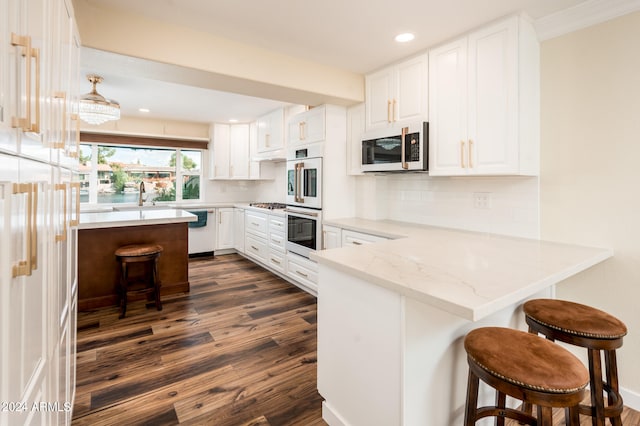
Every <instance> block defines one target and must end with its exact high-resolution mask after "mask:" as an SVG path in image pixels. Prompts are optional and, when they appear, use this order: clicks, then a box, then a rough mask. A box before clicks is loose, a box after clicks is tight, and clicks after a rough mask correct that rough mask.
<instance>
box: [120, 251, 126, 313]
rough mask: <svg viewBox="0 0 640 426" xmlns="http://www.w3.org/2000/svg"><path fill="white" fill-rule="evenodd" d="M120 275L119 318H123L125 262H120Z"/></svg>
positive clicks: (124, 306)
mask: <svg viewBox="0 0 640 426" xmlns="http://www.w3.org/2000/svg"><path fill="white" fill-rule="evenodd" d="M120 267H121V271H122V275H121V277H120V316H119V318H121V319H122V318H124V316H125V314H126V313H127V275H128V271H127V262H122V263H121V264H120Z"/></svg>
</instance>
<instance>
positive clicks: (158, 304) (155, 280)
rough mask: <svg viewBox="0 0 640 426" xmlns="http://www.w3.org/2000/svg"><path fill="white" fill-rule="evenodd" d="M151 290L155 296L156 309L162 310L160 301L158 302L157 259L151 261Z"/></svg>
mask: <svg viewBox="0 0 640 426" xmlns="http://www.w3.org/2000/svg"><path fill="white" fill-rule="evenodd" d="M153 288H154V294H155V296H156V309H157V310H159V311H161V310H162V301H161V300H160V280H159V278H158V258H156V259H155V260H154V261H153Z"/></svg>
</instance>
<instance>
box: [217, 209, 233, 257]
mask: <svg viewBox="0 0 640 426" xmlns="http://www.w3.org/2000/svg"><path fill="white" fill-rule="evenodd" d="M233 220H234V212H233V208H230V207H229V208H220V209H216V250H224V249H232V248H234V238H233V236H234V226H233Z"/></svg>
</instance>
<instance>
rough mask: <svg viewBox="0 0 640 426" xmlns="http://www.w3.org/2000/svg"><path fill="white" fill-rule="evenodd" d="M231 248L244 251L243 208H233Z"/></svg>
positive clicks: (240, 251)
mask: <svg viewBox="0 0 640 426" xmlns="http://www.w3.org/2000/svg"><path fill="white" fill-rule="evenodd" d="M233 248H235V249H236V251H237V252H238V253H244V209H240V208H237V207H236V208H234V209H233Z"/></svg>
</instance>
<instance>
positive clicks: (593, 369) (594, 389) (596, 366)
mask: <svg viewBox="0 0 640 426" xmlns="http://www.w3.org/2000/svg"><path fill="white" fill-rule="evenodd" d="M588 353H589V375H590V376H591V377H590V379H591V406H592V415H593V417H592V418H593V426H604V397H603V391H604V389H603V387H602V361H601V359H600V351H599V350H596V349H589V350H588Z"/></svg>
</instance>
